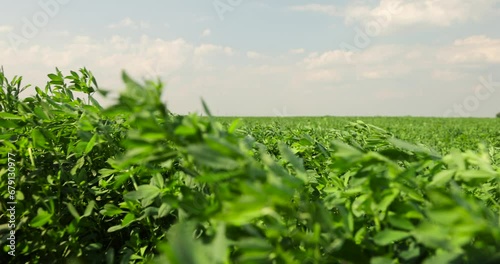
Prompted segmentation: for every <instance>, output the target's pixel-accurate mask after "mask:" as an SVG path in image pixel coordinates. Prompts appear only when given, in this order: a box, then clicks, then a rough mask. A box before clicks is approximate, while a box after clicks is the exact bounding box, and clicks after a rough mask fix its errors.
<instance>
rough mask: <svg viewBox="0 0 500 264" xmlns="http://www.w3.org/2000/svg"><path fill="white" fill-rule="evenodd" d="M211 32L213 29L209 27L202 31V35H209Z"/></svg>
mask: <svg viewBox="0 0 500 264" xmlns="http://www.w3.org/2000/svg"><path fill="white" fill-rule="evenodd" d="M210 34H212V31H211V30H210V29H209V28H207V29H205V30H203V32H202V33H201V36H202V37H208V36H210Z"/></svg>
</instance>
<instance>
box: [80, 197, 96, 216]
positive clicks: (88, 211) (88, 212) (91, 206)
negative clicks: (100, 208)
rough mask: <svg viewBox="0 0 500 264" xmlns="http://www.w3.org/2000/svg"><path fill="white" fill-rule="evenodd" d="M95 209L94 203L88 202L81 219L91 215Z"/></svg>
mask: <svg viewBox="0 0 500 264" xmlns="http://www.w3.org/2000/svg"><path fill="white" fill-rule="evenodd" d="M94 207H95V201H93V200H92V201H90V202H89V204H88V205H87V207H86V208H85V212H84V213H83V215H82V217H87V216H90V215H91V214H92V211H93V210H94Z"/></svg>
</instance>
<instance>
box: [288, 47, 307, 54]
mask: <svg viewBox="0 0 500 264" xmlns="http://www.w3.org/2000/svg"><path fill="white" fill-rule="evenodd" d="M304 52H305V49H302V48H301V49H291V50H289V53H291V54H302V53H304Z"/></svg>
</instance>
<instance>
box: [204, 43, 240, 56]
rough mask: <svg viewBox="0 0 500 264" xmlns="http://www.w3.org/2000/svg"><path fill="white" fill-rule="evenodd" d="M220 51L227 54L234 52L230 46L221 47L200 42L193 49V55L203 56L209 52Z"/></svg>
mask: <svg viewBox="0 0 500 264" xmlns="http://www.w3.org/2000/svg"><path fill="white" fill-rule="evenodd" d="M217 53H219V54H220V53H222V54H225V55H228V56H231V55H233V54H234V52H233V49H232V48H231V47H223V46H219V45H214V44H201V45H199V46H198V47H196V49H195V50H194V54H195V55H199V56H205V55H210V54H217Z"/></svg>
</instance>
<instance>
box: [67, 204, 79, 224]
mask: <svg viewBox="0 0 500 264" xmlns="http://www.w3.org/2000/svg"><path fill="white" fill-rule="evenodd" d="M66 206H67V207H68V210H69V212H70V213H71V215H72V216H73V217H74V218H75V219H76V220H80V218H81V216H80V214H79V213H78V211H76V209H75V207H74V206H73V205H72V204H71V203H66Z"/></svg>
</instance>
